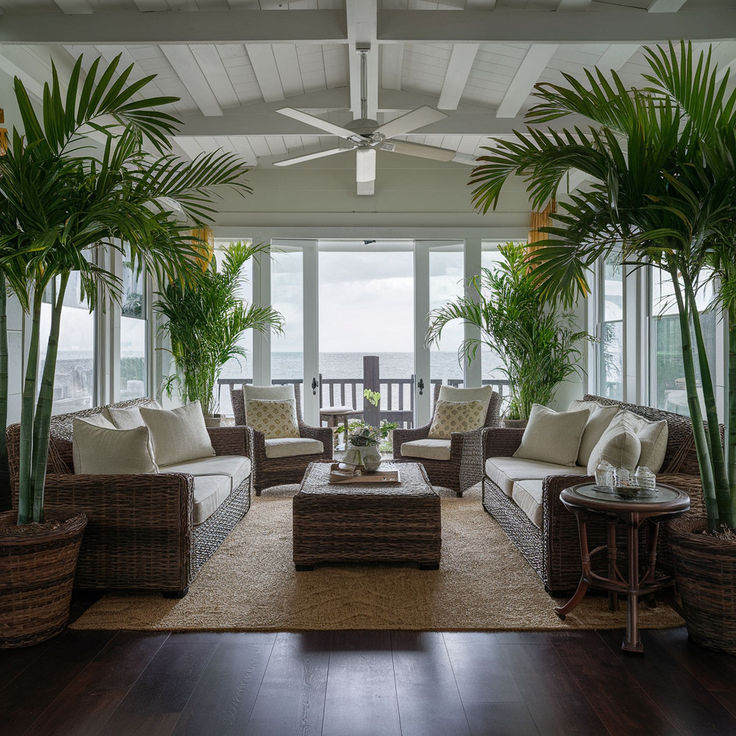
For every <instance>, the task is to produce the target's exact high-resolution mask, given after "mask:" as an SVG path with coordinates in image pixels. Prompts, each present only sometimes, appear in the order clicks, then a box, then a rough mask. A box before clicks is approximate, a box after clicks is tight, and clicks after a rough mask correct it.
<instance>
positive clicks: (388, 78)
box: [381, 43, 404, 90]
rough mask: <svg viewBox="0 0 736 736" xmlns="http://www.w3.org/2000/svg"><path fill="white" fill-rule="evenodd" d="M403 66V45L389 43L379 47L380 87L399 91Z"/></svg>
mask: <svg viewBox="0 0 736 736" xmlns="http://www.w3.org/2000/svg"><path fill="white" fill-rule="evenodd" d="M403 66H404V44H403V43H391V44H387V45H385V46H382V47H381V86H382V87H383V88H384V89H396V90H400V89H401V75H402V71H403Z"/></svg>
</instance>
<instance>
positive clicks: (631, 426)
mask: <svg viewBox="0 0 736 736" xmlns="http://www.w3.org/2000/svg"><path fill="white" fill-rule="evenodd" d="M633 416H634V415H633V414H632V413H631V412H628V411H619V412H617V414H616V416H615V417H614V418H613V421H612V422H611V424H610V425H609V426H608V429H607V430H606V431H605V432H604V433H603V435H602V436H601V438H600V440H599V441H598V444H597V445H596V446H595V447H594V448H593V451H592V452H591V453H590V458H589V459H588V470H587V472H588V475H595V469H596V468H597V467H598V465H599V463H600V462H601V461H603V460H607V461H608V462H609V463H611V465H613V467H614V468H626V469H627V470H631V471H633V470H634V469H635V468H636V466H637V465H641V460H640V455H641V450H642V445H641V441H640V440H639V437H638V435H637V428H638V425H637V423H636V422H635V421H633V420H632V417H633Z"/></svg>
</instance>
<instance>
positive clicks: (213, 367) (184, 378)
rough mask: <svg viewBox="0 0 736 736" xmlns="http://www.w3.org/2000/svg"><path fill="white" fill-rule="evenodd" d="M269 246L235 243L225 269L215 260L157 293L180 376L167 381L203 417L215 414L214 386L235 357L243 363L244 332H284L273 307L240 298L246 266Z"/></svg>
mask: <svg viewBox="0 0 736 736" xmlns="http://www.w3.org/2000/svg"><path fill="white" fill-rule="evenodd" d="M268 250H269V246H268V245H264V244H261V243H259V244H255V245H249V244H246V243H242V242H238V243H232V244H231V245H230V246H228V248H227V249H226V250H225V257H224V259H223V263H222V267H221V268H220V270H219V271H218V270H217V263H216V261H215V259H214V258H213V259H212V260H211V261H210V263H209V264H208V265H207V267H206V268H204V269H203V270H200V271H199V272H198V273H197V275H196V276H195V277H194V278H192V279H191V280H190V281H189V283H186V282H183V281H179V280H177V281H173V282H171V283H169V284H168V285H167V287H166V288H165V289H164V290H163V291H161V292H159V293H158V297H159V300H158V301H157V302H156V303H155V304H154V309H155V310H156V311H157V312H158V313H159V314H161V315H162V316H163V317H165V322H164V324H163V326H162V330H163V332H164V333H165V334H166V335H168V337H169V339H170V342H171V354H172V356H173V358H174V362H175V364H176V373H174V374H172V375H170V376H168V377H167V378H166V379H165V388H166V390H167V391H168V392H169V394H171V393H172V391H173V388H174V387H175V386H176V387H178V388H179V389H180V393H181V396H182V398H183V399H184V400H185V401H199V402H200V403H201V405H202V410H203V411H204V412H205V414H214V413H215V412H216V411H217V404H216V399H215V383H216V382H217V377H218V376H219V374H220V371H221V370H222V367H223V366H224V365H225V363H227V362H228V360H230V359H231V358H236V359H240V358H243V359H245V357H246V355H245V350H244V349H243V347H242V346H241V345H240V344H239V342H240V338H241V336H242V335H243V333H244V332H245V331H246V330H251V329H253V330H258V331H259V332H264V333H266V332H269V331H272V330H273V331H275V332H281V329H282V325H283V319H282V317H281V315H280V314H279V313H278V312H277V311H275V310H274V309H272V308H271V307H257V306H255V305H253V304H248V303H247V302H245V301H244V300H243V299H242V298H241V295H240V284H241V283H242V280H243V276H242V272H243V268H244V267H245V264H246V263H247V262H248V261H249V260H250V259H251V258H254V257H255V256H257V255H258V254H260V253H267V252H268Z"/></svg>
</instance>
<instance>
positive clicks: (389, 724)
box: [0, 629, 736, 736]
mask: <svg viewBox="0 0 736 736" xmlns="http://www.w3.org/2000/svg"><path fill="white" fill-rule="evenodd" d="M644 636H645V646H646V651H645V654H644V655H643V656H635V655H625V654H622V653H621V652H620V651H619V645H620V641H621V632H620V631H616V632H608V631H604V632H592V631H581V632H550V633H541V632H537V633H535V632H528V633H482V632H473V633H457V632H455V633H437V632H414V631H336V632H329V631H312V632H304V633H248V634H234V633H171V634H169V633H151V632H123V631H121V632H96V631H67V632H65V633H64V634H62V635H61V636H60V637H58V638H56V639H55V640H53V641H50V642H46V643H45V644H42V645H40V646H37V647H34V648H31V649H24V650H15V651H12V650H11V651H2V652H0V733H2V734H3V736H5V735H6V734H7V735H8V736H10V735H12V736H20V735H21V734H33V735H34V736H51V735H55V736H62V735H63V736H80V735H84V736H93V735H96V734H100V735H102V736H107V735H108V734H109V735H113V736H116V735H120V736H148V735H149V734H152V735H154V734H155V735H156V736H159V735H160V736H164V735H168V734H173V735H175V736H181V735H183V734H187V735H189V734H193V735H198V734H203V735H207V736H209V735H210V734H212V735H213V736H227V735H229V734H238V735H246V736H261V735H263V736H281V735H282V734H283V735H284V736H295V735H297V734H312V735H314V736H317V735H319V734H324V735H325V736H361V735H363V734H366V735H368V736H394V735H396V736H398V735H399V734H402V735H403V736H433V734H438V735H441V736H455V735H456V734H457V735H458V736H461V735H466V736H467V735H470V734H473V735H475V734H501V735H503V736H507V735H513V736H516V735H517V734H519V735H524V734H545V735H546V734H561V735H562V734H564V735H565V736H573V735H575V734H579V735H580V736H596V735H597V734H614V735H618V734H622V735H626V736H628V735H629V734H647V735H650V734H654V735H656V734H662V735H664V734H667V735H668V736H669V735H671V734H693V735H694V736H704V735H707V734H718V735H722V734H724V735H726V734H729V735H730V734H736V658H734V657H728V656H726V655H719V654H716V653H713V652H710V651H708V650H705V649H702V648H700V647H697V646H695V645H693V644H690V643H689V642H688V641H687V633H686V632H685V630H684V629H673V630H667V631H648V632H645V634H644Z"/></svg>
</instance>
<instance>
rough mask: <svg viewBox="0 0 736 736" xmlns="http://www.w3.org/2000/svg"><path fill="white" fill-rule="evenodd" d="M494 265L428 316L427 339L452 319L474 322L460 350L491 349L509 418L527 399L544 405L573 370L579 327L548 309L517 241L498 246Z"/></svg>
mask: <svg viewBox="0 0 736 736" xmlns="http://www.w3.org/2000/svg"><path fill="white" fill-rule="evenodd" d="M499 253H500V254H501V261H500V262H499V264H498V267H497V268H496V269H495V270H490V269H487V268H484V269H482V271H481V273H480V275H478V276H474V277H473V278H471V279H470V282H469V285H470V287H471V289H472V294H471V296H461V297H458V298H457V299H455V300H454V301H451V302H448V303H446V304H444V305H442V306H441V307H439V308H437V309H435V310H433V311H432V312H431V313H430V315H429V321H430V324H429V330H428V332H427V341H428V342H430V343H432V342H436V341H438V340H439V339H440V337H441V336H442V331H443V330H444V328H445V327H446V326H447V325H448V324H449V323H450V322H453V321H455V320H461V321H462V322H464V323H465V324H469V325H472V326H473V327H476V328H477V329H478V330H479V332H480V337H470V338H467V339H466V340H465V341H464V342H463V343H462V345H461V347H460V354H461V355H462V356H467V358H468V359H469V360H474V359H475V357H476V355H477V353H478V348H480V347H481V346H482V345H485V346H487V347H488V348H489V349H490V350H492V351H493V352H494V353H495V354H496V355H497V356H498V359H499V361H500V362H501V367H500V369H501V371H502V373H503V375H504V376H505V377H506V378H507V379H508V382H509V391H510V398H509V404H508V406H507V407H506V416H507V417H508V418H509V419H528V418H529V412H530V411H531V408H532V404H535V403H536V404H545V405H547V404H549V402H550V401H551V400H552V397H553V395H554V392H555V389H556V388H557V386H558V385H559V384H560V383H561V382H562V381H564V380H565V379H567V378H568V377H569V376H571V375H573V374H575V373H577V372H578V371H579V359H580V357H581V355H582V352H581V349H580V346H581V341H582V340H584V339H585V338H586V334H585V332H581V331H578V330H575V329H573V326H572V317H571V315H570V314H567V313H561V312H560V311H559V310H556V309H554V308H553V305H552V304H551V302H550V300H549V299H546V298H545V297H544V295H543V294H542V293H541V292H540V290H539V288H538V286H537V282H536V278H535V276H534V273H533V271H532V270H531V269H530V268H529V255H528V252H527V247H526V246H525V245H524V244H523V243H507V244H506V245H502V246H501V247H500V248H499Z"/></svg>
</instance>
